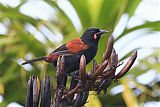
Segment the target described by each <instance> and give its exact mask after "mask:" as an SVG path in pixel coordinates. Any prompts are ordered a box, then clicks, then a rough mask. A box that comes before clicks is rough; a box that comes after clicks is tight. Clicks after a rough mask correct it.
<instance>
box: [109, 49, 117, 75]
mask: <svg viewBox="0 0 160 107" xmlns="http://www.w3.org/2000/svg"><path fill="white" fill-rule="evenodd" d="M109 62H110V65H111V67H110V71H109V72H108V74H107V76H108V77H112V76H114V75H115V72H116V68H117V64H118V55H117V54H116V50H115V49H114V48H113V50H112V53H111V56H110V60H109Z"/></svg>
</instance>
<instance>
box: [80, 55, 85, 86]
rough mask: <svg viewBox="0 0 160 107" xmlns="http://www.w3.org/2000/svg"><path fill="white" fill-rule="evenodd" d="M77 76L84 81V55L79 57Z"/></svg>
mask: <svg viewBox="0 0 160 107" xmlns="http://www.w3.org/2000/svg"><path fill="white" fill-rule="evenodd" d="M79 76H80V79H81V80H82V82H83V83H85V82H86V58H85V56H84V55H82V56H81V59H80V67H79Z"/></svg>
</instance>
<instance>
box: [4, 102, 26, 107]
mask: <svg viewBox="0 0 160 107" xmlns="http://www.w3.org/2000/svg"><path fill="white" fill-rule="evenodd" d="M7 107H23V106H22V105H20V104H18V103H16V102H12V103H9V104H8V105H7Z"/></svg>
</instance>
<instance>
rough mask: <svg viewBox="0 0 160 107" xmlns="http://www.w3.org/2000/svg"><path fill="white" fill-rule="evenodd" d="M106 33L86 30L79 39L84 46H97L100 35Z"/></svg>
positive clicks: (98, 30) (96, 29) (99, 30)
mask: <svg viewBox="0 0 160 107" xmlns="http://www.w3.org/2000/svg"><path fill="white" fill-rule="evenodd" d="M107 32H108V31H106V30H101V29H99V28H88V29H87V30H86V31H85V32H84V34H83V35H82V37H81V39H82V41H83V42H84V43H86V44H88V43H90V44H98V42H99V39H100V38H101V35H102V34H104V33H107Z"/></svg>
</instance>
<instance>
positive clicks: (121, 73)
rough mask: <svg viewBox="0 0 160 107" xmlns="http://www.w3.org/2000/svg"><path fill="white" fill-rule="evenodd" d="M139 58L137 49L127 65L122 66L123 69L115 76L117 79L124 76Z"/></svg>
mask: <svg viewBox="0 0 160 107" xmlns="http://www.w3.org/2000/svg"><path fill="white" fill-rule="evenodd" d="M136 58H137V51H135V52H134V53H133V55H132V56H131V58H130V59H129V60H128V62H127V63H126V64H125V66H124V67H123V68H122V70H121V71H120V72H119V73H118V74H117V75H116V76H115V78H116V79H119V78H122V77H123V76H124V75H125V74H126V73H127V72H128V71H129V69H130V68H131V67H132V65H133V64H134V62H135V60H136Z"/></svg>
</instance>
